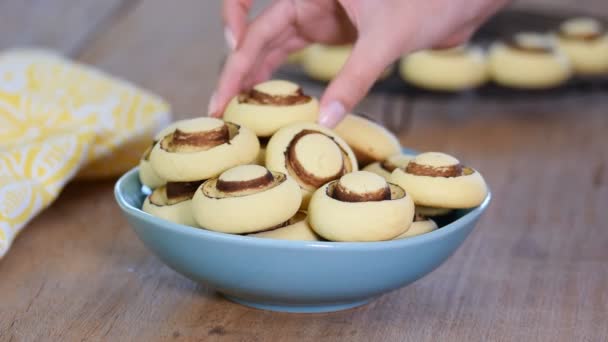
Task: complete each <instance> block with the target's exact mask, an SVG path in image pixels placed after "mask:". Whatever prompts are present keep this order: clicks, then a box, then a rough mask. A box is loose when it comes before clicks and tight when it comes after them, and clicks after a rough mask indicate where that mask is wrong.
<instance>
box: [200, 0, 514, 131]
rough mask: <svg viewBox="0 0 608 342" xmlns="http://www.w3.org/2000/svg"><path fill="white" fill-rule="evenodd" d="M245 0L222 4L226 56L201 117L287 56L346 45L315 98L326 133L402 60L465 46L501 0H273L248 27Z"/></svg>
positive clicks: (248, 0)
mask: <svg viewBox="0 0 608 342" xmlns="http://www.w3.org/2000/svg"><path fill="white" fill-rule="evenodd" d="M252 1H253V0H224V10H223V12H224V21H225V23H226V28H225V35H226V40H227V43H228V45H229V47H230V48H231V50H232V52H231V54H230V56H229V58H228V60H227V62H226V64H225V65H224V69H223V71H222V73H221V75H220V79H219V82H218V86H217V89H216V92H215V93H214V95H213V96H212V98H211V101H210V103H209V113H210V114H211V115H213V116H216V117H219V116H221V115H222V113H223V111H224V108H225V107H226V105H227V104H228V102H229V101H230V99H231V98H232V97H234V96H235V95H237V94H238V93H239V92H240V91H241V90H243V89H248V88H250V87H252V86H253V85H254V84H256V83H259V82H262V81H264V80H266V79H268V78H269V77H270V76H271V74H272V72H273V71H274V70H275V69H276V68H277V67H278V66H280V65H281V63H282V62H283V61H284V60H285V58H287V56H288V55H289V54H290V53H291V52H294V51H297V50H299V49H302V48H304V47H305V46H307V45H309V44H311V43H322V44H344V43H354V45H353V50H352V53H351V55H350V57H349V58H348V60H347V61H346V64H345V65H344V67H343V68H342V70H341V71H340V72H339V73H338V75H337V76H336V77H335V78H334V79H333V80H332V82H331V83H330V84H329V85H328V87H327V88H326V90H325V93H324V94H323V96H322V98H321V110H320V111H321V113H320V116H319V123H320V124H322V125H325V126H328V127H334V126H335V125H337V124H338V122H340V120H342V118H343V117H344V116H345V115H346V113H348V112H349V111H350V110H352V109H353V107H354V106H355V105H356V104H357V102H359V101H360V100H361V99H362V98H363V97H364V96H365V94H366V93H367V92H368V91H369V89H370V87H371V86H372V85H373V84H374V82H375V81H376V79H377V78H378V77H379V76H380V75H381V74H382V72H383V71H384V70H385V69H386V67H387V66H389V65H390V64H391V63H393V62H394V61H395V60H397V59H398V58H400V57H401V56H402V55H403V54H406V53H409V52H413V51H416V50H421V49H428V48H447V47H452V46H456V45H458V44H461V43H464V42H466V41H467V40H468V39H469V38H470V36H471V35H472V34H473V33H474V32H475V30H476V29H477V28H478V27H479V26H480V25H481V24H482V23H483V22H484V21H485V20H486V19H487V18H488V17H489V16H491V15H492V14H494V13H495V12H496V11H497V10H498V9H499V8H500V7H502V6H503V5H504V4H506V3H507V2H508V1H509V0H383V1H375V0H277V1H275V2H273V4H272V5H270V6H269V7H267V8H266V9H265V10H264V11H263V12H262V13H261V14H260V15H259V16H258V17H256V18H255V19H254V20H253V21H251V22H248V19H247V14H248V12H249V9H250V7H251V4H252Z"/></svg>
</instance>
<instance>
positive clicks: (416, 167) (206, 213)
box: [140, 80, 487, 241]
mask: <svg viewBox="0 0 608 342" xmlns="http://www.w3.org/2000/svg"><path fill="white" fill-rule="evenodd" d="M317 115H318V102H317V100H316V99H315V98H313V97H311V96H308V95H306V94H305V93H304V92H303V91H302V89H301V88H300V87H299V86H298V85H297V84H294V83H291V82H287V81H281V80H273V81H268V82H264V83H262V84H258V85H256V86H255V87H253V89H251V90H249V91H247V92H244V93H242V94H239V95H238V96H236V97H235V98H234V99H233V100H232V101H231V102H230V104H229V105H228V107H227V109H226V111H225V113H224V120H225V121H223V120H219V119H213V118H198V119H192V120H184V121H179V122H176V123H174V124H172V125H170V126H169V127H167V128H165V129H164V130H163V131H161V132H160V133H159V134H158V135H157V136H156V140H155V142H154V144H153V145H152V146H151V147H150V149H149V150H148V151H146V153H145V154H144V156H143V157H142V159H141V162H140V179H141V182H142V184H143V185H144V186H145V187H147V188H149V189H151V190H150V191H151V193H150V194H149V196H148V197H147V198H146V200H145V202H144V205H143V210H144V211H146V212H148V213H150V214H152V215H155V216H158V217H160V218H163V219H166V220H169V221H172V222H175V223H179V224H184V225H189V226H192V227H201V228H204V229H208V230H213V231H217V232H223V233H229V234H245V235H251V236H255V237H263V238H276V239H290V240H329V241H384V240H391V239H402V238H407V237H411V236H415V235H419V234H423V233H426V232H429V231H432V230H434V229H437V224H436V223H435V222H434V221H433V220H432V219H431V218H430V217H432V216H436V215H445V214H447V213H448V212H449V211H451V210H453V209H463V208H472V207H475V206H477V205H479V204H481V202H482V201H483V200H484V199H485V197H486V196H487V187H486V184H485V182H484V180H483V178H482V177H481V175H480V174H479V173H478V172H477V171H475V170H474V169H472V168H470V167H467V166H463V165H461V164H460V162H459V161H458V160H457V159H455V158H453V157H451V156H448V155H446V154H442V153H435V152H431V153H423V154H420V155H417V156H413V155H405V154H402V153H401V147H400V145H399V141H398V140H397V138H396V137H395V136H394V135H393V134H391V133H390V132H389V131H388V130H386V129H385V128H384V127H382V126H380V125H378V124H376V123H374V122H373V121H371V120H369V119H367V118H364V117H361V116H357V115H353V114H350V115H348V116H347V117H346V119H345V120H344V121H343V122H341V123H340V125H339V126H338V127H337V128H336V129H335V130H330V129H327V128H325V127H322V126H319V125H318V124H316V123H315V121H316V119H317ZM261 146H262V147H261ZM260 151H264V152H263V153H260ZM360 168H363V170H362V171H358V170H359V169H360Z"/></svg>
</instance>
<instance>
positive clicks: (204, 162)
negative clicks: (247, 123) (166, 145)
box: [150, 127, 260, 182]
mask: <svg viewBox="0 0 608 342" xmlns="http://www.w3.org/2000/svg"><path fill="white" fill-rule="evenodd" d="M160 145H161V144H160V143H158V144H156V145H155V146H154V148H153V149H152V152H151V153H150V163H151V165H152V167H153V168H154V170H155V171H156V173H157V174H158V175H159V176H160V177H161V178H164V179H166V180H168V181H172V182H191V181H196V180H200V179H208V178H213V177H215V176H217V175H219V174H220V173H222V172H223V171H225V170H227V169H229V168H231V167H234V166H237V165H241V164H249V163H251V162H253V161H255V160H256V158H257V155H258V152H259V149H260V142H259V141H258V138H257V137H256V136H255V134H253V132H251V131H250V130H249V129H247V128H245V127H240V128H239V132H238V134H237V135H236V136H235V137H234V138H233V139H232V140H231V141H230V143H226V144H222V145H219V146H215V147H213V148H211V149H208V150H206V151H200V152H186V153H174V152H168V151H165V150H163V149H162V148H161V147H160Z"/></svg>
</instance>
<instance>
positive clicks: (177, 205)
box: [142, 182, 201, 227]
mask: <svg viewBox="0 0 608 342" xmlns="http://www.w3.org/2000/svg"><path fill="white" fill-rule="evenodd" d="M200 184H201V182H180V183H172V182H168V183H167V184H166V185H163V186H161V187H159V188H156V189H155V190H154V191H153V192H152V194H150V195H149V196H148V197H147V198H146V200H145V201H144V204H143V207H142V210H143V211H145V212H147V213H149V214H151V215H154V216H156V217H160V218H163V219H165V220H167V221H171V222H175V223H179V224H184V225H187V226H192V227H198V224H197V223H196V221H194V218H193V216H192V196H193V195H194V192H195V191H196V189H197V188H198V187H199V185H200Z"/></svg>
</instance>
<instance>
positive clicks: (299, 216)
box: [249, 211, 320, 241]
mask: <svg viewBox="0 0 608 342" xmlns="http://www.w3.org/2000/svg"><path fill="white" fill-rule="evenodd" d="M307 217H308V214H307V213H306V212H305V211H299V212H297V213H296V214H295V215H294V216H293V217H292V218H291V219H289V221H287V222H286V226H284V227H280V228H276V229H272V230H268V231H264V232H261V233H255V234H249V236H254V237H259V238H267V239H279V240H294V241H319V240H320V238H319V236H318V235H317V234H316V233H315V232H314V231H313V230H312V228H310V225H309V224H308V219H307Z"/></svg>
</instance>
